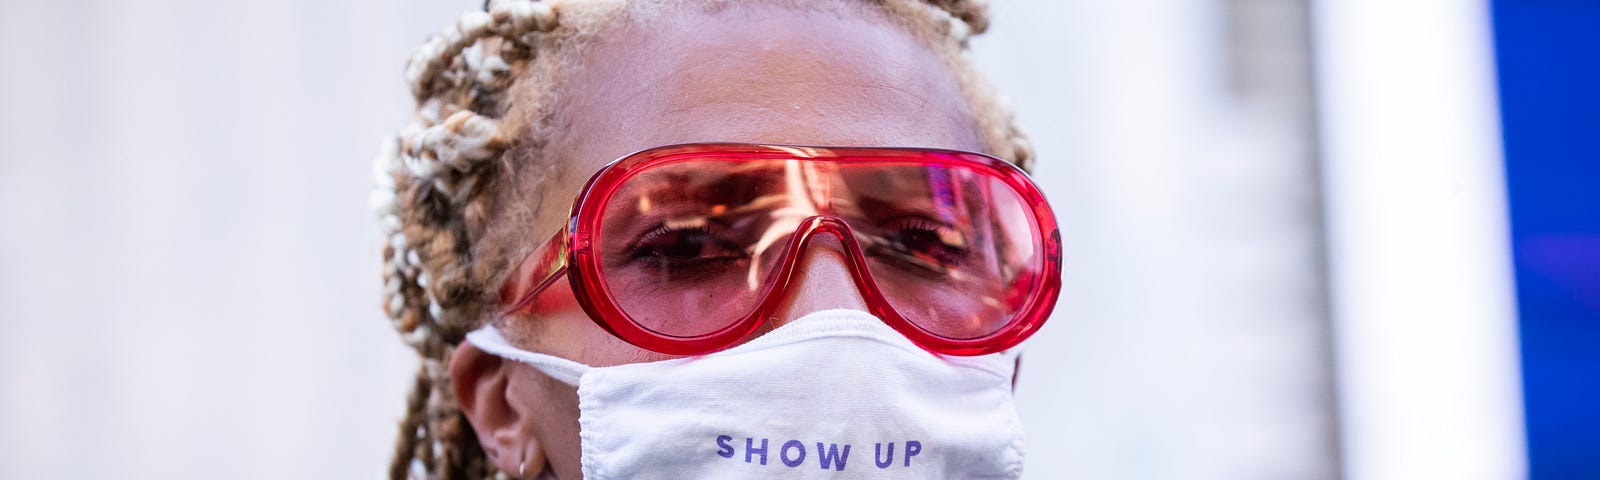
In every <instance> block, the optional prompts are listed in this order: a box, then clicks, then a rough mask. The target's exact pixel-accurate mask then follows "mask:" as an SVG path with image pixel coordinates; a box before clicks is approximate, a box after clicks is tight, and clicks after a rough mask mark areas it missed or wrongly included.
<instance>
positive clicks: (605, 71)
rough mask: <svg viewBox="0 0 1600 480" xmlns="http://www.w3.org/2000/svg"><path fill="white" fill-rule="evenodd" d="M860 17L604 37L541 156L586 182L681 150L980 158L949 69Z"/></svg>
mask: <svg viewBox="0 0 1600 480" xmlns="http://www.w3.org/2000/svg"><path fill="white" fill-rule="evenodd" d="M860 3H861V5H860V6H855V7H839V9H837V10H822V9H790V8H785V7H773V6H761V5H743V6H732V7H728V8H724V9H720V10H717V11H695V10H692V9H691V10H680V11H675V12H661V13H655V14H653V15H651V16H650V17H649V18H646V19H642V20H638V21H631V22H626V24H625V25H621V26H617V27H614V28H613V29H612V30H610V31H606V32H603V33H601V34H600V35H597V40H596V42H595V43H594V44H593V45H592V46H591V48H590V49H589V50H588V51H587V52H586V53H585V54H584V55H582V57H583V58H581V59H580V61H579V64H578V65H576V67H577V68H575V69H574V70H573V71H572V72H571V73H570V75H569V76H567V77H566V79H565V82H564V84H563V85H562V87H563V88H562V90H561V92H560V93H561V95H562V97H564V98H563V100H562V106H561V107H560V108H559V109H558V111H557V116H558V117H559V119H560V121H559V125H560V127H559V128H560V131H559V133H558V134H557V135H555V138H552V142H551V144H550V145H549V146H548V147H549V148H548V149H547V153H548V154H552V156H554V157H556V158H555V159H554V160H556V161H558V162H561V163H563V164H564V165H563V166H564V167H567V168H563V170H568V171H569V172H571V173H573V174H574V175H569V176H576V177H578V179H577V181H578V182H581V181H582V179H583V178H587V176H588V175H589V174H590V173H593V172H594V171H595V170H596V169H598V168H599V167H600V166H601V165H603V164H604V163H606V162H609V161H610V160H612V159H615V158H617V157H619V156H622V155H625V154H627V153H630V152H633V151H636V150H640V149H644V148H649V147H655V146H661V145H670V144H677V143H692V142H749V143H780V144H800V145H833V146H915V147H939V148H952V149H964V150H975V149H978V148H979V147H978V145H977V143H978V140H977V138H978V137H977V135H976V130H975V127H974V122H973V119H972V115H971V114H970V113H969V112H968V107H967V104H966V100H965V97H964V96H963V94H962V92H961V89H960V86H959V84H958V83H957V81H956V79H955V77H954V75H953V74H952V73H951V70H950V69H949V68H948V67H947V66H946V65H945V63H944V60H943V59H942V58H941V57H940V56H939V55H938V54H937V53H935V51H934V50H933V49H932V48H930V46H928V45H927V44H925V43H924V42H923V41H921V40H919V39H918V38H916V37H915V36H913V35H912V34H911V33H910V32H908V31H906V29H905V28H904V27H901V26H899V25H897V24H895V23H893V22H891V21H890V20H889V19H887V18H885V17H884V14H882V13H881V12H879V11H877V10H875V7H872V6H870V5H866V2H860ZM575 189H576V186H573V187H572V188H571V190H575ZM550 190H569V189H567V188H560V187H557V188H554V189H550ZM569 195H570V194H569ZM569 198H570V197H569Z"/></svg>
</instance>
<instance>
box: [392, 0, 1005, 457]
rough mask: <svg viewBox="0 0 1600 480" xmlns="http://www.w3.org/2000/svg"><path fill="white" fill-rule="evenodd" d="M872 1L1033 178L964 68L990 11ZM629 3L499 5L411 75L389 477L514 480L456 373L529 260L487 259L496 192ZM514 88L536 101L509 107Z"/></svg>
mask: <svg viewBox="0 0 1600 480" xmlns="http://www.w3.org/2000/svg"><path fill="white" fill-rule="evenodd" d="M865 2H866V3H868V4H872V5H877V6H879V7H881V8H882V9H883V10H884V11H886V12H887V13H888V14H889V17H890V18H892V19H895V20H896V21H899V22H901V23H903V24H905V25H906V26H907V27H909V28H910V29H911V30H912V31H913V33H915V34H918V35H920V36H922V37H924V38H925V39H927V40H929V43H930V44H931V45H933V46H934V47H935V49H936V50H938V52H939V53H940V55H941V56H942V57H943V58H944V59H945V61H946V63H947V64H948V65H949V66H950V67H951V70H952V71H953V72H954V73H955V74H956V77H957V80H958V81H959V82H960V84H961V86H962V88H963V90H964V91H965V92H966V95H967V97H968V101H969V104H970V106H971V107H972V110H973V111H974V112H976V113H977V115H976V117H977V127H978V129H979V132H980V134H981V136H982V139H983V141H984V143H985V145H986V146H987V148H988V149H989V150H990V153H993V154H995V155H997V156H1000V157H1001V158H1006V159H1009V160H1010V161H1012V162H1014V163H1016V164H1017V165H1019V166H1021V167H1023V168H1024V169H1027V168H1030V167H1031V160H1032V151H1031V149H1030V147H1029V146H1028V143H1027V141H1026V139H1025V138H1024V137H1023V136H1022V134H1021V132H1020V130H1018V129H1017V128H1016V126H1015V124H1014V122H1013V121H1012V117H1011V115H1010V113H1009V110H1008V109H1006V108H1005V107H1004V106H1003V105H1001V103H1000V102H999V100H998V98H997V97H996V96H995V95H993V93H992V92H991V91H990V90H989V88H988V87H987V85H986V84H985V83H983V81H982V80H981V78H980V77H978V76H977V74H976V73H975V72H973V71H972V69H971V68H970V66H969V65H968V64H967V62H966V60H965V57H964V54H965V51H966V47H967V43H966V40H967V37H968V36H970V35H972V34H977V33H982V32H983V31H984V30H985V29H987V27H988V17H987V6H986V5H985V2H984V1H983V0H926V1H921V0H865ZM653 3H656V4H660V3H662V0H655V1H654V2H653ZM619 5H621V4H620V3H618V2H616V1H614V0H613V1H610V2H605V1H600V2H579V1H577V0H567V1H558V2H535V1H529V0H490V1H489V2H487V4H486V6H485V11H478V12H471V13H467V14H465V15H463V16H462V17H461V18H460V19H459V20H457V21H456V23H455V24H454V25H452V26H451V27H449V28H447V29H445V30H444V31H443V32H442V33H440V34H438V35H435V36H434V37H432V38H430V39H429V40H428V41H427V42H426V43H425V44H423V45H422V47H420V48H419V49H417V51H416V52H415V53H414V54H413V55H412V57H411V59H410V61H409V62H408V63H407V65H406V69H405V73H406V80H407V82H408V83H409V84H410V87H411V93H412V95H413V96H414V97H415V99H416V102H417V110H416V113H415V116H414V118H413V119H412V121H411V122H410V123H409V124H408V125H407V126H406V127H405V128H404V129H402V130H401V131H400V132H399V134H398V135H396V136H395V137H394V138H393V139H392V140H390V141H387V142H385V143H384V145H383V148H382V153H381V154H380V155H379V157H378V159H377V162H376V164H375V170H376V171H375V176H376V183H377V187H376V190H375V191H374V192H373V197H372V207H373V209H374V210H375V211H376V213H377V214H378V217H379V221H380V223H381V226H382V229H383V232H384V234H385V235H387V237H388V241H387V243H386V244H385V245H384V247H383V259H384V267H383V280H384V303H383V309H384V312H385V313H386V314H387V315H388V316H389V318H390V319H391V321H392V322H393V324H394V327H395V329H396V330H397V331H399V333H400V336H401V338H402V339H404V341H405V342H406V343H407V344H408V345H410V346H411V347H412V348H414V349H415V350H416V351H417V354H418V355H419V356H420V357H421V360H422V366H421V368H420V369H419V371H418V372H417V376H416V379H415V382H414V384H413V387H412V390H411V393H410V395H408V398H407V401H406V414H405V417H404V419H402V420H401V422H400V432H399V438H398V440H397V441H396V444H395V452H394V459H393V461H392V462H391V463H390V466H389V477H390V478H392V479H395V480H400V479H405V478H415V479H441V480H449V479H474V480H476V479H487V478H505V477H506V474H505V473H502V472H498V471H496V470H495V468H494V465H493V464H492V462H490V461H489V459H488V458H487V456H486V455H485V453H484V450H483V449H482V448H481V446H479V445H478V442H477V436H476V435H475V434H473V431H472V427H471V425H469V424H468V423H467V420H466V418H465V417H464V416H463V415H462V413H461V409H460V406H459V405H458V404H457V403H456V400H455V395H454V391H453V390H452V387H451V386H450V378H449V373H448V371H447V369H446V364H447V362H448V360H449V358H450V355H451V354H452V352H453V351H454V349H455V346H456V345H458V344H459V343H460V342H461V340H462V338H463V337H464V336H465V335H466V333H467V332H468V331H470V330H472V329H473V328H476V327H477V326H478V325H480V322H481V321H483V319H484V315H483V314H484V313H485V308H486V307H488V306H490V305H493V304H494V303H493V293H494V291H495V286H496V285H498V284H499V283H500V281H501V280H503V278H504V275H506V274H507V273H508V272H509V270H511V268H510V265H511V262H513V261H515V259H516V258H517V255H520V254H525V253H526V252H514V251H496V250H493V249H484V248H480V247H481V246H482V245H481V244H482V243H485V242H484V238H485V237H486V236H487V235H488V234H489V233H490V232H488V231H487V230H488V225H489V223H490V222H489V216H490V213H489V212H491V211H494V208H493V206H494V203H495V202H496V200H497V199H498V197H500V196H501V195H499V193H498V192H499V190H502V189H503V188H504V186H505V185H506V184H507V183H509V178H510V177H511V176H512V175H514V174H515V173H516V169H517V168H521V167H523V165H517V164H515V163H514V160H515V159H517V158H523V159H527V158H537V148H538V147H539V146H540V145H543V144H544V142H545V139H543V138H540V130H541V129H540V128H539V126H538V125H537V119H538V118H540V117H541V115H548V114H549V111H548V110H549V107H548V106H549V105H550V104H551V103H552V102H550V101H549V97H551V96H552V95H553V94H554V92H551V91H549V90H550V88H549V85H551V84H552V83H553V81H554V77H555V76H556V75H557V74H558V73H559V70H560V67H561V58H560V57H561V56H563V55H572V54H573V52H574V50H575V48H574V45H577V44H580V43H581V42H578V41H575V40H574V38H576V37H580V36H582V35H585V34H588V32H586V31H584V30H580V28H591V29H592V28H597V25H599V24H600V23H602V22H604V21H607V20H608V19H611V18H613V17H616V16H617V15H615V14H617V13H619V12H621V11H622V10H623V9H622V8H621V7H619ZM587 6H594V7H596V8H593V9H588V8H586V7H587ZM514 89H515V90H517V91H518V92H524V93H527V95H513V90H514ZM528 119H534V120H532V121H530V120H528ZM501 220H502V222H503V223H519V222H505V221H504V219H501ZM513 228H515V227H513Z"/></svg>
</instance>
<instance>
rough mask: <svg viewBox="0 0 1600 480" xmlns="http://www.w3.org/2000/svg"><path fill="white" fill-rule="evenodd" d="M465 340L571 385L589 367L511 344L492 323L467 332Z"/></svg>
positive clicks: (575, 382)
mask: <svg viewBox="0 0 1600 480" xmlns="http://www.w3.org/2000/svg"><path fill="white" fill-rule="evenodd" d="M467 341H468V342H471V343H472V344H473V345H475V346H477V347H478V348H479V349H481V350H483V351H485V352H489V353H492V354H494V355H495V356H497V357H500V358H504V359H507V360H515V361H518V362H522V363H526V364H528V365H531V366H533V368H537V369H539V371H541V372H544V374H545V375H549V376H550V378H554V379H556V380H560V381H561V382H562V383H566V384H568V385H572V386H577V385H578V379H579V378H582V377H583V374H584V372H588V371H589V368H590V367H589V366H588V365H584V364H581V363H578V362H574V361H572V360H567V359H565V358H561V357H556V356H552V355H545V354H543V353H534V352H530V351H527V350H523V349H520V348H517V347H516V346H513V345H511V342H508V341H506V337H505V336H502V335H500V330H498V329H496V328H494V325H493V324H485V325H484V326H483V327H481V328H479V329H477V330H473V331H472V332H470V333H467Z"/></svg>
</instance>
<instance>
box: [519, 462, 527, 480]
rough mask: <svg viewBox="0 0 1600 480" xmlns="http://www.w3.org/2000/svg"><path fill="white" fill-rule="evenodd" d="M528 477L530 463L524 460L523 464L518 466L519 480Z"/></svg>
mask: <svg viewBox="0 0 1600 480" xmlns="http://www.w3.org/2000/svg"><path fill="white" fill-rule="evenodd" d="M526 476H528V461H527V460H523V461H522V463H519V464H517V478H523V477H526Z"/></svg>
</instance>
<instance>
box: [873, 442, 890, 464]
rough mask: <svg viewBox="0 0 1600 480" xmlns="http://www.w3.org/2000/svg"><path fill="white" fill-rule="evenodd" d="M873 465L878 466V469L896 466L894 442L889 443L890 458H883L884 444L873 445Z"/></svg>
mask: <svg viewBox="0 0 1600 480" xmlns="http://www.w3.org/2000/svg"><path fill="white" fill-rule="evenodd" d="M872 463H874V464H877V465H878V468H889V466H890V465H894V442H889V458H884V457H883V444H881V443H874V444H872Z"/></svg>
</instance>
